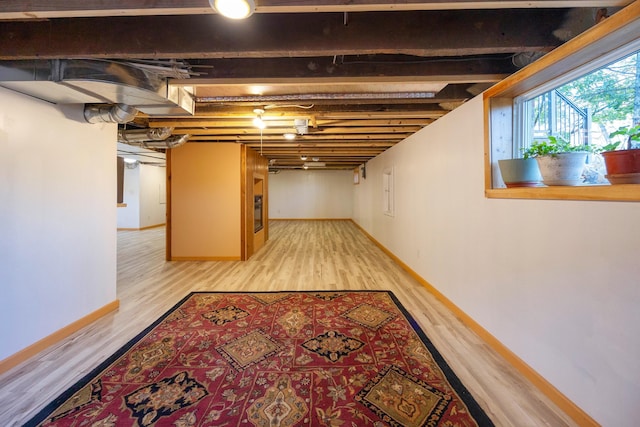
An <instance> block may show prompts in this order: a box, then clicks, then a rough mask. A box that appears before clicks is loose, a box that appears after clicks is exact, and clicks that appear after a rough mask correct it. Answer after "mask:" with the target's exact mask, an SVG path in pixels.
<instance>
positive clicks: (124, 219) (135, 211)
mask: <svg viewBox="0 0 640 427" xmlns="http://www.w3.org/2000/svg"><path fill="white" fill-rule="evenodd" d="M122 202H123V203H124V204H125V205H126V206H122V207H119V208H118V228H133V229H137V228H140V167H139V166H138V167H136V168H135V169H129V168H128V167H127V165H126V164H125V167H124V176H123V181H122Z"/></svg>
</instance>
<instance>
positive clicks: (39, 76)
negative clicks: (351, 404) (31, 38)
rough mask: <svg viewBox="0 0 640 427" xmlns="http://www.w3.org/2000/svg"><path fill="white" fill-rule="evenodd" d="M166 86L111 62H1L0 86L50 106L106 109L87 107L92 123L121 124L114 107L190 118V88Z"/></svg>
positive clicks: (148, 72) (145, 71) (150, 73)
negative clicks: (107, 119)
mask: <svg viewBox="0 0 640 427" xmlns="http://www.w3.org/2000/svg"><path fill="white" fill-rule="evenodd" d="M168 81H169V79H168V78H167V77H165V76H163V75H162V74H161V73H158V72H155V71H154V70H153V69H149V68H143V67H141V66H138V65H136V64H133V63H127V62H120V61H112V60H100V59H51V60H17V61H0V86H3V87H6V88H8V89H11V90H14V91H16V92H20V93H23V94H25V95H29V96H33V97H34V98H38V99H42V100H45V101H48V102H52V103H55V104H109V105H108V106H105V107H104V110H102V109H101V108H99V107H94V106H91V107H89V111H90V112H89V113H85V117H86V114H88V115H89V116H90V117H91V120H97V123H100V122H103V121H104V120H103V118H109V120H111V119H118V120H125V117H126V115H123V112H122V111H118V110H119V109H122V107H117V106H114V104H123V105H126V106H130V107H132V108H135V109H136V110H139V111H141V112H143V113H145V114H148V115H150V116H154V115H155V116H162V115H193V113H194V112H195V101H194V98H193V96H192V94H191V92H192V88H191V87H187V86H171V85H170V84H169V83H168ZM110 108H115V109H114V110H111V111H108V110H109V109H110ZM95 109H97V110H99V111H94V110H95ZM125 110H126V109H125ZM88 121H89V120H88ZM90 122H91V123H96V122H94V121H90ZM118 123H121V122H118Z"/></svg>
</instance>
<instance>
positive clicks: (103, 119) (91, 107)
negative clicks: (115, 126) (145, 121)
mask: <svg viewBox="0 0 640 427" xmlns="http://www.w3.org/2000/svg"><path fill="white" fill-rule="evenodd" d="M137 113H138V110H136V109H135V108H134V107H132V106H130V105H127V104H115V105H109V104H86V105H85V106H84V119H85V120H86V121H87V122H88V123H94V124H96V123H128V122H130V121H132V120H133V119H134V118H135V117H136V114H137Z"/></svg>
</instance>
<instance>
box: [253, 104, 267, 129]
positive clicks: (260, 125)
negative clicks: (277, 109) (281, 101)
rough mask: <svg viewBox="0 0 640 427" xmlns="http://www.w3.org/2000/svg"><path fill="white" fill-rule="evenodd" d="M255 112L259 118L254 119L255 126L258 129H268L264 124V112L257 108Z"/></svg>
mask: <svg viewBox="0 0 640 427" xmlns="http://www.w3.org/2000/svg"><path fill="white" fill-rule="evenodd" d="M253 112H254V113H255V114H256V116H257V117H256V118H255V119H253V125H254V126H255V127H257V128H258V129H264V128H266V127H267V124H266V123H265V122H264V120H262V115H263V114H264V110H262V109H260V108H256V109H255V110H253Z"/></svg>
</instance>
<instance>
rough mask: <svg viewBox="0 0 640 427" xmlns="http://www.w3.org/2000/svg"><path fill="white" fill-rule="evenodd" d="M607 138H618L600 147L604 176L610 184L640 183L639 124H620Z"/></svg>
mask: <svg viewBox="0 0 640 427" xmlns="http://www.w3.org/2000/svg"><path fill="white" fill-rule="evenodd" d="M609 138H617V139H618V140H617V141H614V142H613V143H611V144H608V145H606V146H604V147H603V148H602V150H603V151H602V157H603V158H604V164H605V166H606V168H607V175H605V178H607V179H608V180H609V182H610V183H611V184H640V124H639V125H636V126H622V127H620V128H618V130H616V131H615V132H612V133H611V134H609ZM618 148H621V149H620V150H618Z"/></svg>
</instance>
